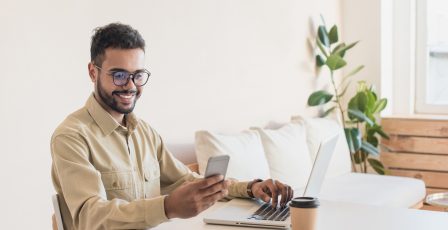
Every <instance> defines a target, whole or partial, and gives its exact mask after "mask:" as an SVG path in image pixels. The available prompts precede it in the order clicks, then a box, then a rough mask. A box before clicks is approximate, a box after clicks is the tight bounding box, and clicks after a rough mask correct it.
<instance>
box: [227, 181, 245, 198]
mask: <svg viewBox="0 0 448 230" xmlns="http://www.w3.org/2000/svg"><path fill="white" fill-rule="evenodd" d="M247 184H249V181H245V182H233V183H232V184H230V186H229V195H230V196H232V197H240V198H250V197H249V194H247Z"/></svg>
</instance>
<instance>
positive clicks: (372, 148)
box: [361, 141, 380, 155]
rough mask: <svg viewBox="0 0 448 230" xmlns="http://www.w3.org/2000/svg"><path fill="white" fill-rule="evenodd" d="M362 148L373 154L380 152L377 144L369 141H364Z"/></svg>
mask: <svg viewBox="0 0 448 230" xmlns="http://www.w3.org/2000/svg"><path fill="white" fill-rule="evenodd" d="M361 149H362V150H363V151H365V152H367V153H369V154H372V155H378V154H380V152H379V151H378V149H377V148H376V147H375V146H373V145H371V144H370V143H368V142H366V141H363V142H362V144H361Z"/></svg>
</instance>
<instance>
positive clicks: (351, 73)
mask: <svg viewBox="0 0 448 230" xmlns="http://www.w3.org/2000/svg"><path fill="white" fill-rule="evenodd" d="M362 69H364V66H363V65H360V66H358V67H356V68H355V69H353V70H352V71H350V73H348V74H347V75H345V76H344V78H343V79H342V81H341V84H344V82H345V81H346V80H347V79H349V78H350V77H351V76H353V75H355V74H357V73H358V72H359V71H361V70H362Z"/></svg>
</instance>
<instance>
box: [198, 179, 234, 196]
mask: <svg viewBox="0 0 448 230" xmlns="http://www.w3.org/2000/svg"><path fill="white" fill-rule="evenodd" d="M227 188H228V183H227V181H221V182H218V183H216V184H213V185H211V186H210V187H206V188H203V189H201V190H200V193H201V195H202V196H209V195H212V194H215V193H217V192H220V191H223V190H227Z"/></svg>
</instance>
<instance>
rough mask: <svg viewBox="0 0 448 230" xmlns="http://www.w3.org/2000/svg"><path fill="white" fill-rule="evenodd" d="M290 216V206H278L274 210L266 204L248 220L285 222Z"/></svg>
mask: <svg viewBox="0 0 448 230" xmlns="http://www.w3.org/2000/svg"><path fill="white" fill-rule="evenodd" d="M288 216H289V205H285V207H283V208H282V207H280V206H277V207H276V208H273V207H272V205H271V204H270V203H264V204H263V205H262V206H261V207H260V208H259V209H258V210H257V211H255V212H254V214H252V215H251V216H249V217H248V218H247V219H250V220H272V221H285V220H286V218H288Z"/></svg>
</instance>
